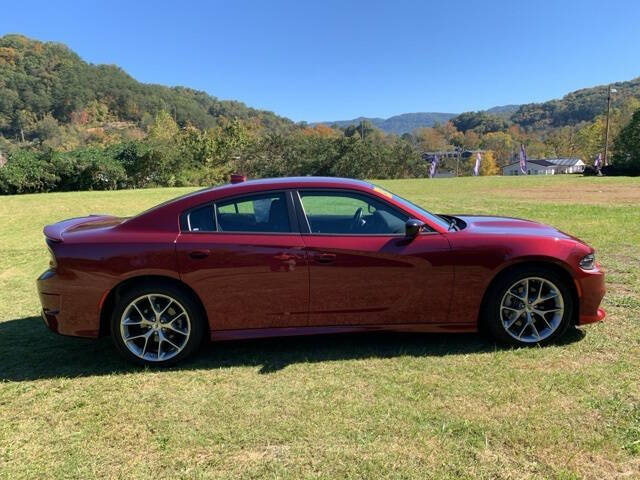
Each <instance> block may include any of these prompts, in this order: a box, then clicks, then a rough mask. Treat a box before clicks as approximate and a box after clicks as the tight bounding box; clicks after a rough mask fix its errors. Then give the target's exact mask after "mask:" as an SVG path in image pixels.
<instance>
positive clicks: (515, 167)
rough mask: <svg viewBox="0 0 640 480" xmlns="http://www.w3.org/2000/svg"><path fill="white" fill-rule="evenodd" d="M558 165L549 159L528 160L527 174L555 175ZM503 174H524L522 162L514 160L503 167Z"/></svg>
mask: <svg viewBox="0 0 640 480" xmlns="http://www.w3.org/2000/svg"><path fill="white" fill-rule="evenodd" d="M556 168H558V166H557V165H555V164H553V163H551V162H548V161H547V160H527V175H555V173H556ZM502 175H523V173H522V172H521V171H520V162H514V163H511V164H509V165H507V166H506V167H502Z"/></svg>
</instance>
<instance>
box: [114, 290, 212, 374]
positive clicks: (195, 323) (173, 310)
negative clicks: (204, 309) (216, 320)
mask: <svg viewBox="0 0 640 480" xmlns="http://www.w3.org/2000/svg"><path fill="white" fill-rule="evenodd" d="M203 333H204V322H203V319H202V318H201V314H200V311H199V308H198V307H197V305H196V303H195V302H194V301H193V299H192V298H191V296H190V295H188V294H186V293H185V292H183V291H182V290H181V289H179V288H175V287H172V286H169V285H148V286H138V287H135V288H133V289H131V290H128V291H127V292H125V293H124V294H123V295H122V296H120V298H119V301H118V304H117V305H116V307H115V309H114V311H113V314H112V317H111V336H112V338H113V341H114V343H115V345H116V347H117V349H118V351H119V352H120V353H121V354H122V355H123V356H124V357H125V358H126V359H127V360H129V361H131V362H133V363H137V364H139V365H158V366H166V365H173V364H175V363H177V362H179V361H181V360H183V359H185V358H187V357H188V356H190V355H191V354H193V353H194V352H195V351H196V350H197V348H198V346H199V345H200V343H201V341H202V337H203Z"/></svg>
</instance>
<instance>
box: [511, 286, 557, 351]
mask: <svg viewBox="0 0 640 480" xmlns="http://www.w3.org/2000/svg"><path fill="white" fill-rule="evenodd" d="M563 316H564V299H563V298H562V293H561V292H560V289H559V288H558V287H557V286H556V285H555V284H554V283H553V282H551V281H549V280H547V279H545V278H541V277H526V278H523V279H520V280H518V281H517V282H515V283H514V284H513V285H511V286H510V287H509V288H508V289H507V291H506V292H505V294H504V295H503V297H502V301H501V303H500V322H501V324H502V326H503V328H504V330H505V331H506V332H507V333H508V334H509V335H510V336H511V337H513V338H515V339H516V340H518V341H520V342H524V343H536V342H540V341H542V340H545V339H546V338H548V337H550V336H551V335H552V334H553V332H555V331H556V330H557V329H558V327H559V326H560V324H561V322H562V317H563Z"/></svg>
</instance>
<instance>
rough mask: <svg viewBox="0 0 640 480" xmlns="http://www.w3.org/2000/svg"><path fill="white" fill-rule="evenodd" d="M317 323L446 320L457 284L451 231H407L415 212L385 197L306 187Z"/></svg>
mask: <svg viewBox="0 0 640 480" xmlns="http://www.w3.org/2000/svg"><path fill="white" fill-rule="evenodd" d="M298 193H299V194H298V195H297V196H295V197H294V199H295V203H296V207H297V209H298V215H299V218H300V223H301V224H302V225H303V227H302V228H303V229H304V231H303V232H302V239H303V241H304V244H305V249H306V251H307V254H308V259H309V274H310V282H311V288H310V299H309V301H310V307H309V325H312V326H319V325H376V324H415V323H434V324H435V323H445V322H446V321H447V315H448V310H449V303H450V299H451V293H452V288H453V267H452V265H451V258H450V255H451V250H450V246H449V242H448V241H447V239H446V238H445V237H444V235H442V234H440V233H437V232H424V233H421V234H419V235H418V236H417V237H416V238H414V239H408V238H407V237H406V236H405V234H404V229H405V223H406V220H407V219H408V215H407V214H406V213H405V212H402V211H400V210H399V209H397V208H396V207H394V206H393V205H391V204H388V203H387V202H384V201H382V200H381V199H379V198H377V197H373V196H370V195H367V194H364V193H362V192H355V191H348V190H307V189H301V190H299V192H298Z"/></svg>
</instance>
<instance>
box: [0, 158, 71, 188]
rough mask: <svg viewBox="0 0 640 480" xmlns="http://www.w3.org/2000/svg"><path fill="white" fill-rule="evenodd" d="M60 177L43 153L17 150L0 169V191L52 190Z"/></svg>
mask: <svg viewBox="0 0 640 480" xmlns="http://www.w3.org/2000/svg"><path fill="white" fill-rule="evenodd" d="M59 181H60V177H59V176H58V175H57V173H56V169H55V167H54V166H53V165H52V164H51V163H50V162H48V161H47V159H46V158H44V155H42V154H38V153H36V152H30V151H25V150H22V151H17V152H15V153H14V154H12V155H11V156H10V157H9V159H8V161H7V163H6V165H5V166H4V167H2V168H1V169H0V193H2V194H14V193H36V192H49V191H51V190H54V189H55V187H56V185H57V183H58V182H59Z"/></svg>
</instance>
